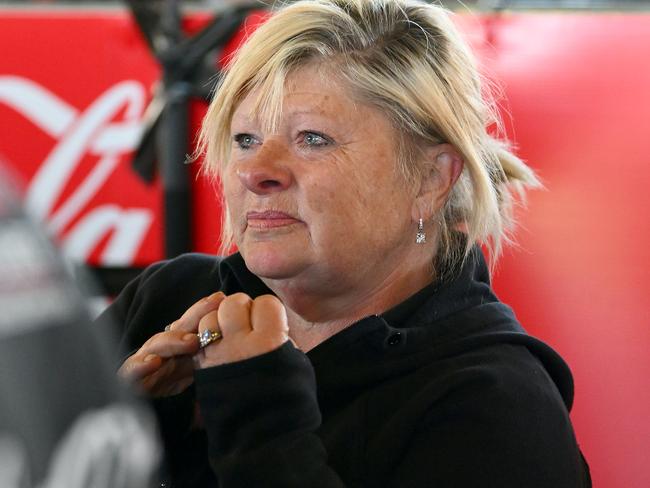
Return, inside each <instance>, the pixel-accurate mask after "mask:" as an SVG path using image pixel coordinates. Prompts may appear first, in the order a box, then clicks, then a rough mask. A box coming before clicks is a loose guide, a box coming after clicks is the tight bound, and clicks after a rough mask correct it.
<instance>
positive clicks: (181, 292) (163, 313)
mask: <svg viewBox="0 0 650 488" xmlns="http://www.w3.org/2000/svg"><path fill="white" fill-rule="evenodd" d="M222 261H223V258H220V257H215V256H209V255H207V254H198V253H191V254H184V255H181V256H179V257H177V258H174V259H170V260H167V261H160V262H158V263H154V264H152V265H150V266H149V267H147V268H146V269H145V270H144V271H143V272H142V273H141V274H140V275H139V276H138V277H137V278H135V279H134V280H133V281H131V282H130V283H129V284H128V285H127V286H126V287H125V288H124V290H123V291H122V292H121V293H120V294H119V295H118V296H117V297H116V299H115V300H114V302H113V303H112V304H111V305H110V306H109V307H108V309H107V310H106V311H105V312H104V313H103V314H102V315H101V316H100V317H99V318H98V321H99V322H100V323H105V324H110V327H113V328H116V329H117V335H118V336H120V337H122V342H123V344H122V346H123V348H124V349H125V350H126V351H129V350H131V349H133V348H135V347H137V346H139V345H140V344H142V343H143V342H144V341H145V340H146V339H147V338H148V337H150V336H151V335H153V334H154V333H156V332H159V331H160V330H162V329H163V328H164V327H165V325H166V324H168V323H170V322H172V321H174V320H176V319H177V318H178V317H180V316H181V315H182V314H183V312H185V310H187V309H188V308H189V307H190V306H191V305H192V304H193V303H195V302H196V301H198V300H200V299H201V298H203V297H205V296H208V295H210V294H211V293H213V292H215V291H218V290H220V289H221V286H222V277H221V274H220V264H221V262H222Z"/></svg>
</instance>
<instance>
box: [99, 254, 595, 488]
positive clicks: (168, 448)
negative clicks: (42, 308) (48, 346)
mask: <svg viewBox="0 0 650 488" xmlns="http://www.w3.org/2000/svg"><path fill="white" fill-rule="evenodd" d="M218 290H222V291H224V292H225V293H226V294H231V293H235V292H239V291H243V292H245V293H247V294H249V295H250V296H252V297H256V296H259V295H261V294H265V293H271V292H270V290H268V289H267V288H266V286H265V285H264V284H263V283H262V282H261V281H260V280H259V279H258V278H257V277H255V276H254V275H253V274H252V273H250V271H248V269H247V268H246V266H245V263H244V261H243V259H242V258H241V256H240V255H239V254H235V255H233V256H230V257H228V258H225V259H221V258H215V257H212V256H206V255H200V254H189V255H184V256H181V257H179V258H176V259H174V260H171V261H167V262H163V263H158V264H155V265H153V266H151V267H149V268H148V269H147V270H146V271H145V272H144V273H143V274H142V275H141V276H140V277H139V278H137V279H136V280H135V281H134V282H132V283H131V284H130V285H128V286H127V288H126V289H125V290H124V292H123V293H122V294H121V295H120V296H119V297H118V298H117V300H116V301H115V302H114V304H113V305H112V306H111V307H110V308H109V310H108V312H107V313H106V314H105V315H104V317H103V318H101V319H100V320H105V319H106V318H107V317H108V315H113V317H114V319H117V322H118V323H119V324H121V325H122V327H123V328H122V329H121V330H120V333H121V334H122V337H123V346H124V350H127V351H132V352H133V351H135V350H136V349H137V348H138V347H139V346H140V345H141V344H142V343H144V341H145V340H146V339H148V338H149V337H150V336H151V335H153V334H155V333H157V332H159V331H161V330H162V329H163V327H164V326H165V324H167V323H170V322H172V321H173V320H175V319H177V318H178V317H180V316H181V315H182V314H183V312H184V311H185V310H186V309H187V308H189V307H190V306H191V305H192V304H193V303H194V302H196V301H197V300H199V299H200V298H202V297H204V296H207V295H209V294H211V293H212V292H214V291H218ZM572 401H573V382H572V377H571V373H570V371H569V369H568V367H567V366H566V364H565V363H564V361H563V360H562V359H561V358H560V357H559V356H558V354H557V353H555V352H554V351H553V350H552V349H551V348H550V347H549V346H547V345H545V344H544V343H542V342H541V341H539V340H537V339H535V338H533V337H531V336H529V335H527V334H526V333H525V332H524V330H523V329H522V327H521V326H520V325H519V323H518V322H517V320H516V318H515V316H514V313H513V312H512V310H511V309H510V308H509V307H508V306H506V305H504V304H503V303H501V302H499V300H498V299H497V297H496V296H495V295H494V293H493V291H492V290H491V288H490V285H489V277H488V272H487V268H486V265H485V262H484V259H483V256H482V254H481V253H480V251H479V250H478V249H476V250H475V251H474V253H473V254H472V256H471V257H470V259H468V260H467V262H466V263H465V265H464V266H463V269H462V270H461V272H460V273H459V274H458V275H457V276H456V278H455V279H453V280H451V281H447V282H442V283H433V284H431V285H429V286H428V287H426V288H424V289H423V290H421V291H420V292H418V293H417V294H415V295H414V296H412V297H411V298H409V299H408V300H406V301H405V302H403V303H402V304H400V305H398V306H397V307H395V308H393V309H391V310H389V311H388V312H386V313H384V314H382V315H380V316H376V315H373V316H369V317H366V318H364V319H362V320H360V321H359V322H357V323H356V324H353V325H352V326H350V327H348V328H347V329H345V330H343V331H341V332H339V333H338V334H336V335H334V336H333V337H331V338H329V339H328V340H326V341H325V342H323V343H322V344H320V345H318V346H317V347H315V348H314V349H312V350H311V351H309V352H308V353H307V354H305V353H303V352H301V351H299V350H297V349H296V348H294V347H293V346H292V345H291V344H290V343H285V344H284V345H283V346H281V347H280V348H278V349H276V350H274V351H272V352H269V353H267V354H264V355H262V356H258V357H255V358H251V359H248V360H245V361H241V362H237V363H232V364H226V365H222V366H217V367H213V368H208V369H204V370H200V371H197V372H195V384H194V385H193V386H192V387H190V388H189V389H188V390H186V391H185V392H183V393H182V394H180V395H177V396H175V397H171V398H165V399H159V400H156V401H155V402H154V406H155V409H156V412H157V414H158V418H159V420H160V426H161V431H162V436H163V440H164V444H165V459H166V473H165V478H166V484H165V486H182V487H184V486H201V487H203V486H222V487H258V486H259V487H265V486H274V487H301V488H303V487H331V486H356V487H384V486H386V487H391V486H400V487H474V486H476V487H495V488H496V487H499V488H509V487H512V488H535V487H540V488H541V487H544V488H563V487H567V488H569V487H586V486H591V482H590V480H589V470H588V467H587V465H586V463H585V462H584V459H583V458H582V455H581V453H580V450H579V448H578V446H577V443H576V439H575V436H574V433H573V428H572V426H571V421H570V419H569V414H568V411H569V410H570V408H571V404H572ZM197 404H198V405H199V407H200V412H201V415H200V417H201V419H202V423H203V428H196V427H192V425H195V422H194V417H195V406H196V405H197ZM217 479H218V480H219V481H218V484H217V481H216V480H217Z"/></svg>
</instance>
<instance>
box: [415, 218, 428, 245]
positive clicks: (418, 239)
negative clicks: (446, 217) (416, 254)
mask: <svg viewBox="0 0 650 488" xmlns="http://www.w3.org/2000/svg"><path fill="white" fill-rule="evenodd" d="M425 242H427V235H426V233H425V232H424V222H422V219H420V220H418V233H417V234H415V243H416V244H424V243H425Z"/></svg>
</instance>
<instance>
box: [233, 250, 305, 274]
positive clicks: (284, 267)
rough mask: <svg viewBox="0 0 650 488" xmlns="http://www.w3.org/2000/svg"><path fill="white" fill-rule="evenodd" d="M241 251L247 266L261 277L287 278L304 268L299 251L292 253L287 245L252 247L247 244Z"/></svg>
mask: <svg viewBox="0 0 650 488" xmlns="http://www.w3.org/2000/svg"><path fill="white" fill-rule="evenodd" d="M240 252H241V254H242V256H243V258H244V261H245V262H246V267H247V268H248V269H249V270H250V271H251V272H252V273H253V274H255V275H257V276H259V277H260V278H267V279H276V280H279V279H287V278H291V277H292V276H295V275H296V274H297V273H299V271H300V269H301V268H302V266H301V259H300V257H299V256H298V255H297V253H292V252H291V251H290V250H289V249H287V248H286V247H285V248H284V249H276V248H275V246H260V245H255V246H253V248H252V249H251V248H249V247H246V246H245V247H244V249H240Z"/></svg>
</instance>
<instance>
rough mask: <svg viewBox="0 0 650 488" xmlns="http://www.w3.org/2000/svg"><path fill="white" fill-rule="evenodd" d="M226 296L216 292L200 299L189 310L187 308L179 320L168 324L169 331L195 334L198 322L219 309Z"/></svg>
mask: <svg viewBox="0 0 650 488" xmlns="http://www.w3.org/2000/svg"><path fill="white" fill-rule="evenodd" d="M225 297H226V295H225V294H224V293H223V292H221V291H218V292H216V293H213V294H212V295H210V296H207V297H205V298H202V299H201V300H199V301H198V302H196V303H195V304H194V305H192V306H191V307H190V308H188V309H187V310H186V311H185V313H184V314H183V315H182V316H181V318H180V319H178V320H176V321H174V322H172V323H171V324H170V330H171V331H176V330H183V331H185V332H196V331H197V330H198V325H199V321H200V320H201V318H202V317H203V316H205V315H206V314H207V313H209V312H212V311H213V310H216V309H217V308H219V305H220V304H221V302H222V301H223V300H224V298H225Z"/></svg>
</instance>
